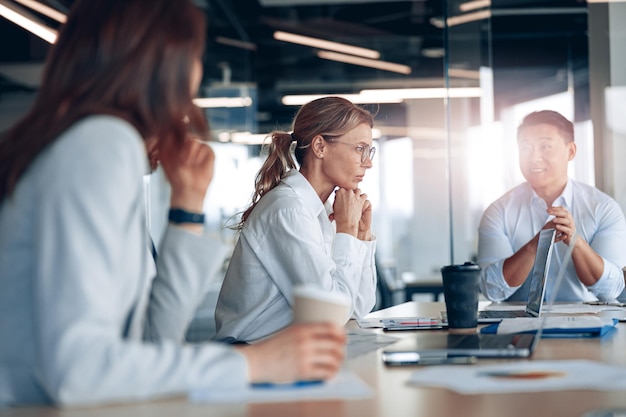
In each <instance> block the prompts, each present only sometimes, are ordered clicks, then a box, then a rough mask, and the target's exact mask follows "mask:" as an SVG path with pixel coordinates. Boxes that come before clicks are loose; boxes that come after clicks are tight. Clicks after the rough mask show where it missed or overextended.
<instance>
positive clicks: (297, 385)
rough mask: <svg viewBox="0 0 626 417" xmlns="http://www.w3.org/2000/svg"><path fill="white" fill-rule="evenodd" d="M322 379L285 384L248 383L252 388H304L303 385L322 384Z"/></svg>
mask: <svg viewBox="0 0 626 417" xmlns="http://www.w3.org/2000/svg"><path fill="white" fill-rule="evenodd" d="M323 383H324V381H322V380H312V381H296V382H289V383H285V384H275V383H272V382H255V383H252V384H250V385H251V387H252V388H263V389H268V388H278V389H280V388H304V387H313V386H317V385H322V384H323Z"/></svg>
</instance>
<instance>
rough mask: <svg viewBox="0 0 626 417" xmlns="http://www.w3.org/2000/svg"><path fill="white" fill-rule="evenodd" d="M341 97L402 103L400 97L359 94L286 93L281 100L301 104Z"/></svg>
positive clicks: (290, 104) (356, 101) (364, 100)
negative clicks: (323, 98)
mask: <svg viewBox="0 0 626 417" xmlns="http://www.w3.org/2000/svg"><path fill="white" fill-rule="evenodd" d="M329 96H333V97H342V98H345V99H346V100H350V101H351V102H353V103H354V104H386V103H402V99H400V98H379V97H364V96H362V95H360V94H300V95H287V96H283V98H282V100H281V102H282V103H283V104H284V105H285V106H302V105H303V104H306V103H308V102H309V101H313V100H317V99H318V98H322V97H329Z"/></svg>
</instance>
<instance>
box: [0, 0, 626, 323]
mask: <svg viewBox="0 0 626 417" xmlns="http://www.w3.org/2000/svg"><path fill="white" fill-rule="evenodd" d="M172 1H174V0H172ZM71 3H72V0H38V1H33V0H0V15H2V16H4V18H0V131H1V130H4V129H6V128H8V127H9V126H10V125H11V124H12V123H13V122H14V121H15V119H16V118H17V117H19V116H20V115H21V114H23V113H24V112H25V111H26V110H27V109H28V106H29V105H30V103H31V102H32V100H33V97H34V94H35V93H36V91H37V86H38V83H39V77H40V74H41V69H42V64H43V60H44V58H45V55H46V53H47V51H48V49H49V47H50V43H51V42H54V34H55V30H56V29H58V28H59V26H60V25H61V24H62V23H61V22H62V21H63V14H64V13H65V12H67V9H68V7H69V6H70V5H71ZM196 3H197V4H198V6H199V7H201V8H202V9H203V10H204V11H205V12H206V15H207V18H208V22H209V27H208V30H207V48H206V53H205V57H204V64H205V67H204V77H203V83H202V86H201V89H200V92H199V98H203V99H205V100H204V101H203V102H199V105H201V106H203V107H205V108H206V112H207V116H208V118H209V120H210V123H211V125H212V130H213V140H214V143H213V147H214V149H215V152H216V154H217V165H216V175H215V180H214V183H213V184H212V186H211V188H210V190H209V193H208V195H207V200H206V207H205V210H206V214H207V222H208V227H209V228H210V229H211V230H212V231H213V232H214V233H218V234H220V235H221V236H222V238H223V239H224V241H226V242H229V243H231V244H234V240H235V239H236V235H235V233H234V232H233V231H232V230H230V229H228V228H227V227H225V226H226V225H227V224H234V223H236V222H237V220H238V213H240V212H241V211H242V209H244V208H245V206H246V205H247V204H248V202H249V198H250V196H251V193H252V190H253V181H254V175H255V173H256V171H257V170H258V168H259V167H260V165H261V163H262V160H263V155H262V154H261V153H260V152H261V145H260V144H261V143H262V142H263V140H264V137H265V135H266V134H267V133H268V132H270V131H272V130H274V129H283V130H289V129H290V123H291V120H292V117H293V116H294V114H295V112H296V111H297V109H298V105H300V104H303V103H305V102H307V101H309V100H310V99H311V98H313V97H315V96H319V95H337V94H340V95H347V97H348V98H350V99H351V100H353V101H355V102H357V103H361V104H363V105H364V106H366V107H367V108H369V109H371V111H373V112H375V113H376V127H375V131H374V137H375V146H376V147H377V149H378V150H377V153H376V158H375V159H374V168H373V169H371V170H370V171H368V174H367V175H366V179H365V181H364V183H363V184H362V189H363V190H365V191H366V192H367V193H368V195H369V197H370V199H371V201H372V204H373V207H374V231H375V234H376V236H377V239H378V266H379V270H380V272H381V275H383V276H381V279H383V280H384V282H385V284H386V286H387V287H388V288H391V290H392V293H393V297H392V298H391V299H389V298H387V299H386V300H385V301H384V304H389V303H397V302H401V301H404V300H405V299H406V294H405V293H404V292H403V287H404V286H405V285H409V284H411V283H413V284H415V283H417V284H423V285H424V288H427V287H428V284H431V283H434V284H436V283H437V282H438V281H440V272H439V270H440V268H441V267H442V266H444V265H447V264H451V263H463V262H465V261H470V260H472V259H474V257H475V255H476V250H477V226H478V222H479V220H480V216H481V214H482V212H483V210H484V209H485V208H486V207H487V205H488V204H489V203H491V202H492V201H493V200H495V199H496V198H497V197H499V196H500V195H501V194H503V193H504V192H505V191H506V190H508V189H509V188H511V187H513V186H514V185H516V184H518V183H520V182H521V181H523V178H522V176H521V174H520V172H519V168H518V165H517V146H516V139H515V133H516V127H517V125H518V124H519V122H520V120H521V118H522V117H523V116H524V115H525V114H527V113H528V112H531V111H534V110H540V109H552V110H557V111H560V112H561V113H563V114H564V115H565V116H566V117H568V118H570V119H571V120H573V121H574V122H575V126H576V142H577V145H578V154H577V157H576V159H575V161H574V162H573V163H572V164H571V167H570V168H571V176H572V177H573V178H576V179H579V180H581V181H584V182H586V183H589V184H594V185H596V186H597V187H598V188H600V189H602V190H603V191H605V192H607V193H608V194H610V195H612V196H613V197H615V198H616V199H617V201H618V202H619V203H620V205H621V206H622V208H625V207H626V175H625V172H624V171H625V168H624V166H625V165H624V164H622V163H620V161H621V160H622V159H625V158H626V141H625V139H626V110H625V109H626V106H625V105H624V103H626V39H625V38H626V29H625V25H624V24H623V22H624V21H626V2H622V1H609V0H593V1H592V0H588V1H583V0H560V1H558V0H557V1H545V0H476V1H461V0H403V1H373V0H231V1H229V0H196ZM41 6H44V7H41ZM51 12H52V13H51ZM59 12H60V13H59ZM15 13H17V14H19V15H21V16H26V17H27V18H29V19H30V20H34V21H36V22H38V23H40V24H41V25H42V26H43V28H44V30H45V29H47V30H48V31H47V32H46V31H44V32H43V33H41V34H40V35H35V34H32V33H30V32H29V31H27V30H25V29H23V28H22V27H19V26H18V25H17V24H15V23H13V22H11V21H9V20H8V19H10V18H11V16H12V15H14V14H15ZM319 41H323V42H321V43H320V42H319ZM329 42H330V43H329ZM346 46H349V47H352V48H348V49H346ZM354 47H356V49H355V48H354ZM148 185H149V186H148V187H147V189H148V190H149V192H150V202H151V203H150V207H151V228H152V232H153V235H154V236H155V237H157V239H158V236H159V235H160V233H161V231H162V229H163V225H164V223H165V220H164V219H165V217H166V216H165V207H166V204H167V201H168V200H167V187H166V186H165V185H164V182H163V178H162V176H161V175H160V174H159V173H157V174H156V175H153V176H152V177H151V178H150V180H149V184H148ZM227 262H228V260H227V259H225V260H224V263H225V265H226V264H227ZM219 279H220V277H217V278H216V291H215V292H214V294H213V295H212V297H213V298H212V299H210V300H208V301H207V305H208V306H209V309H210V305H211V303H212V302H213V300H214V297H215V296H216V293H217V291H218V290H219ZM393 290H395V291H393ZM417 296H418V297H419V296H420V295H419V294H418V295H417ZM435 296H436V292H435ZM381 303H383V301H382V300H381ZM209 314H210V312H209Z"/></svg>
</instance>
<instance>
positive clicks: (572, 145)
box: [567, 141, 576, 161]
mask: <svg viewBox="0 0 626 417" xmlns="http://www.w3.org/2000/svg"><path fill="white" fill-rule="evenodd" d="M567 153H568V159H567V160H568V161H571V160H572V159H574V157H575V156H576V143H575V142H574V141H571V142H570V143H568V150H567Z"/></svg>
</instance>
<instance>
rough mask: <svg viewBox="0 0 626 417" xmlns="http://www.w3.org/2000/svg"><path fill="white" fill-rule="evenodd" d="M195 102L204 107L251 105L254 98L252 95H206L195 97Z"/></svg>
mask: <svg viewBox="0 0 626 417" xmlns="http://www.w3.org/2000/svg"><path fill="white" fill-rule="evenodd" d="M193 103H194V104H195V105H196V106H198V107H202V108H204V109H208V108H219V107H250V106H251V105H252V98H250V97H204V98H194V99H193Z"/></svg>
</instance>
